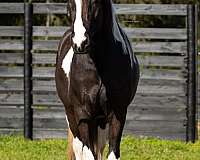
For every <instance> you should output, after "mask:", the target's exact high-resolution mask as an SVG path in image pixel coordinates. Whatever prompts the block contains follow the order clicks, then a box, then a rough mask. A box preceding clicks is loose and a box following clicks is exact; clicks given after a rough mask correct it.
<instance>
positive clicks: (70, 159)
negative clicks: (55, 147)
mask: <svg viewBox="0 0 200 160" xmlns="http://www.w3.org/2000/svg"><path fill="white" fill-rule="evenodd" d="M67 139H68V143H67V160H75V155H74V151H73V139H74V136H73V134H72V131H71V129H70V128H68V135H67Z"/></svg>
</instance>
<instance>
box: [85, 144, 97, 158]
mask: <svg viewBox="0 0 200 160" xmlns="http://www.w3.org/2000/svg"><path fill="white" fill-rule="evenodd" d="M83 160H94V156H93V154H92V152H91V150H90V149H89V148H88V147H87V146H84V147H83Z"/></svg>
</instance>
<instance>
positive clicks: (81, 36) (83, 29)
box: [68, 0, 110, 53]
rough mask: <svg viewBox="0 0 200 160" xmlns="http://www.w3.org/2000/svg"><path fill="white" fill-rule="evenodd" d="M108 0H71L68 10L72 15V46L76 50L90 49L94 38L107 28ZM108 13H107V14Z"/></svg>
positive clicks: (81, 51)
mask: <svg viewBox="0 0 200 160" xmlns="http://www.w3.org/2000/svg"><path fill="white" fill-rule="evenodd" d="M108 2H110V1H108V0H69V2H68V3H69V4H68V10H69V15H70V17H71V22H72V24H71V28H72V36H71V40H72V47H73V49H74V52H76V53H77V52H78V53H84V52H86V51H88V50H89V49H90V48H91V46H92V43H93V40H94V39H95V38H96V37H97V35H100V34H101V33H103V29H105V27H104V25H105V19H107V16H108V13H107V12H106V10H107V7H108V6H109V4H110V3H108ZM106 13H107V14H106Z"/></svg>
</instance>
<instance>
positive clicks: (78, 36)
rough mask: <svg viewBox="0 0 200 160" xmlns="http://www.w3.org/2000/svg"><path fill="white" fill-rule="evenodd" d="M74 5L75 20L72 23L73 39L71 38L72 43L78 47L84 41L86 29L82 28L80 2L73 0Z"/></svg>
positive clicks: (79, 0) (80, 0)
mask: <svg viewBox="0 0 200 160" xmlns="http://www.w3.org/2000/svg"><path fill="white" fill-rule="evenodd" d="M75 3H76V19H75V22H74V33H75V35H74V37H73V38H72V40H73V42H74V43H75V44H76V45H77V46H78V47H80V46H81V43H82V42H83V41H84V40H86V37H85V32H86V29H85V27H84V26H83V21H82V16H81V14H82V0H75Z"/></svg>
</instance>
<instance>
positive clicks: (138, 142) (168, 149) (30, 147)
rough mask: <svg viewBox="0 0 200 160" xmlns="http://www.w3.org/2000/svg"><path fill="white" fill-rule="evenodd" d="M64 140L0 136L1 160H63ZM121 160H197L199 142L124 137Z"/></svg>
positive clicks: (198, 158)
mask: <svg viewBox="0 0 200 160" xmlns="http://www.w3.org/2000/svg"><path fill="white" fill-rule="evenodd" d="M66 146H67V143H66V141H65V140H55V139H54V140H35V141H28V140H24V139H23V137H12V136H11V137H8V136H0V160H64V159H65V157H66V152H65V150H66ZM121 160H200V141H198V142H197V143H195V144H191V143H188V144H186V143H184V142H180V141H166V140H159V139H153V138H134V137H124V138H123V141H122V143H121Z"/></svg>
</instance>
